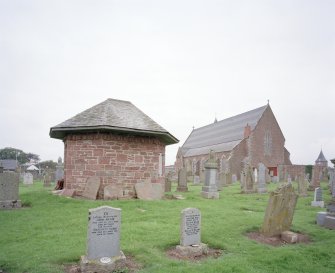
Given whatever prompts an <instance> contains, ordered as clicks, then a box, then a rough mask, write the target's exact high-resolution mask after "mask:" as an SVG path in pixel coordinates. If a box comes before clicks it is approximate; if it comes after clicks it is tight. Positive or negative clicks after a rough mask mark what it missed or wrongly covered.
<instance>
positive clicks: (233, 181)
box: [231, 174, 237, 184]
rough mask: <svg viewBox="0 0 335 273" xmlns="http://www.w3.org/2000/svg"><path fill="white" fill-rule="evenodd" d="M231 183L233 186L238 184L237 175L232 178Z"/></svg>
mask: <svg viewBox="0 0 335 273" xmlns="http://www.w3.org/2000/svg"><path fill="white" fill-rule="evenodd" d="M231 181H232V183H233V184H234V183H236V182H237V175H236V174H233V175H232V176H231Z"/></svg>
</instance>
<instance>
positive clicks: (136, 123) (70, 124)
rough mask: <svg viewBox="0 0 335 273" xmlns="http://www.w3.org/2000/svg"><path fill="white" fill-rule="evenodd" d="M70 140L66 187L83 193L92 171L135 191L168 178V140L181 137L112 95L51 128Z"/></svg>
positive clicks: (126, 190) (52, 134) (66, 144)
mask: <svg viewBox="0 0 335 273" xmlns="http://www.w3.org/2000/svg"><path fill="white" fill-rule="evenodd" d="M50 137H52V138H57V139H61V140H63V142H64V188H66V189H74V190H75V191H76V193H77V194H79V195H80V194H81V193H82V192H83V190H84V188H85V185H86V181H87V179H88V178H89V177H93V176H97V177H99V178H100V181H101V187H100V190H99V197H102V195H103V188H104V187H105V186H106V185H113V184H114V185H120V186H121V187H122V189H123V195H124V197H134V196H135V189H134V185H135V184H136V183H137V182H141V181H148V180H149V181H151V182H152V183H162V184H163V183H164V172H165V170H164V166H165V146H166V145H169V144H174V143H177V142H178V139H177V138H175V137H174V136H173V135H172V134H170V133H169V132H168V131H166V130H165V129H164V128H163V127H161V126H160V125H159V124H157V123H156V122H155V121H153V120H152V119H151V118H150V117H148V116H147V115H146V114H144V113H143V112H142V111H141V110H139V109H138V108H137V107H136V106H134V105H133V104H132V103H131V102H129V101H122V100H115V99H107V100H106V101H104V102H102V103H100V104H98V105H96V106H93V107H92V108H90V109H87V110H85V111H83V112H82V113H79V114H78V115H76V116H74V117H72V118H70V119H68V120H66V121H64V122H63V123H61V124H58V125H56V126H54V127H51V128H50Z"/></svg>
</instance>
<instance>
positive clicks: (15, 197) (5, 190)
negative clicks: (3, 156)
mask: <svg viewBox="0 0 335 273" xmlns="http://www.w3.org/2000/svg"><path fill="white" fill-rule="evenodd" d="M19 183H20V176H19V174H17V173H12V172H4V173H0V209H13V208H20V207H21V200H20V199H19Z"/></svg>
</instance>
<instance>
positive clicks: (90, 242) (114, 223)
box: [87, 206, 121, 260]
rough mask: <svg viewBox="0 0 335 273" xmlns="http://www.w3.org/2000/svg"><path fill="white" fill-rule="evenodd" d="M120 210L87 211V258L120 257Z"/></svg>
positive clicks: (105, 208) (100, 209) (100, 208)
mask: <svg viewBox="0 0 335 273" xmlns="http://www.w3.org/2000/svg"><path fill="white" fill-rule="evenodd" d="M120 227H121V209H119V208H112V207H108V206H102V207H99V208H96V209H90V210H89V217H88V231H87V258H88V259H89V260H92V259H100V258H102V257H115V256H120Z"/></svg>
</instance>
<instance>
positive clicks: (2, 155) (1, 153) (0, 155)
mask: <svg viewBox="0 0 335 273" xmlns="http://www.w3.org/2000/svg"><path fill="white" fill-rule="evenodd" d="M0 159H16V160H17V161H18V162H19V163H20V164H24V163H27V162H29V161H30V159H34V160H36V161H39V160H40V157H39V155H36V154H33V153H28V154H27V153H25V152H24V151H22V150H19V149H15V148H12V147H6V148H3V149H0Z"/></svg>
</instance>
